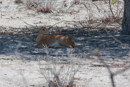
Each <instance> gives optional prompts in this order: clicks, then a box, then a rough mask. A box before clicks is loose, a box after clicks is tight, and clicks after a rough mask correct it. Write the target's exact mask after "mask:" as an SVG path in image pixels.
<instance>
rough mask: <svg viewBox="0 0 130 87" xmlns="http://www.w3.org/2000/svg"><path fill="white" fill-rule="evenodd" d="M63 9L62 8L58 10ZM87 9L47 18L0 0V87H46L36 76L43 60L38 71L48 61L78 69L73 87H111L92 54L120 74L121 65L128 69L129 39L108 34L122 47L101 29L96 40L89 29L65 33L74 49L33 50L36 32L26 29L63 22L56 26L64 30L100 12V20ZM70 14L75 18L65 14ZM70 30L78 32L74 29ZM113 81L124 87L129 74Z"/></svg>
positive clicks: (73, 8)
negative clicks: (58, 62)
mask: <svg viewBox="0 0 130 87" xmlns="http://www.w3.org/2000/svg"><path fill="white" fill-rule="evenodd" d="M71 1H72V0H71ZM59 3H60V2H59ZM87 3H89V2H87ZM97 3H98V4H100V5H101V7H103V6H106V4H103V3H104V2H100V3H99V2H97ZM89 4H90V3H89ZM89 6H91V7H92V6H93V5H88V7H89ZM67 7H69V5H68V6H67ZM94 8H95V7H94ZM103 8H104V9H106V8H105V7H103ZM119 8H121V7H119ZM57 9H58V7H57ZM66 9H67V8H63V11H65V10H66ZM86 9H87V10H86ZM91 9H92V8H85V7H84V6H83V5H81V6H80V5H74V6H73V7H72V8H70V9H69V11H67V12H66V13H57V12H53V13H47V14H46V13H38V12H37V11H36V10H28V9H27V8H26V7H25V5H24V4H15V3H14V2H13V1H12V0H2V3H0V14H1V15H0V87H46V86H47V82H46V80H45V78H44V76H43V75H42V74H41V70H40V68H39V66H41V65H39V61H38V59H40V60H42V61H43V66H44V63H47V62H46V61H47V60H48V61H49V60H54V61H55V60H57V59H60V60H61V61H62V62H63V63H66V62H67V64H68V63H69V62H74V63H75V64H80V66H81V67H80V69H79V71H78V72H77V74H76V76H75V83H74V84H76V87H95V86H97V87H111V80H110V77H109V73H108V71H107V69H106V68H105V67H104V66H103V65H102V63H100V62H99V60H98V59H97V58H95V57H94V56H93V50H94V49H96V48H97V49H99V53H100V55H101V57H102V58H103V59H104V61H105V62H107V64H108V65H109V66H110V69H111V70H112V72H115V71H118V70H121V69H123V68H124V67H125V66H130V44H129V42H130V36H128V35H120V33H118V32H115V33H113V32H112V33H113V34H112V35H113V36H114V37H115V38H117V39H118V40H119V41H121V42H122V43H123V44H124V45H126V47H123V46H122V44H120V43H119V42H117V41H115V40H114V39H113V38H112V36H109V35H107V34H106V33H104V34H103V35H100V34H99V33H102V30H99V33H98V32H97V33H96V35H95V34H94V33H93V32H89V31H88V30H81V31H80V32H81V33H80V34H69V36H70V37H72V39H74V41H75V44H76V46H75V48H74V49H67V48H60V49H54V48H36V47H35V39H36V36H37V32H35V28H30V27H32V26H30V25H33V26H36V25H37V26H52V25H54V24H55V23H57V22H60V21H63V20H64V22H61V23H59V24H57V27H55V28H57V29H55V30H56V32H58V30H63V29H64V28H65V29H69V27H70V28H71V29H72V28H74V25H78V23H77V22H78V21H86V20H89V18H90V19H91V17H92V18H93V17H94V18H97V19H99V18H103V17H104V15H102V12H103V10H102V12H101V15H100V14H98V13H97V12H98V10H93V11H95V15H91V14H92V12H93V11H92V12H90V11H88V10H91ZM95 9H97V8H95ZM71 11H74V13H73V14H70V12H71ZM108 12H109V11H108ZM96 13H97V14H98V15H97V14H96ZM90 15H91V17H90ZM106 15H108V14H106ZM120 16H121V15H120ZM65 21H66V22H65ZM67 21H70V22H67ZM73 21H77V22H73ZM25 22H26V23H28V24H30V25H28V24H26V23H25ZM60 27H62V28H60ZM72 30H74V31H78V29H77V28H75V29H72ZM113 31H118V30H113ZM44 60H46V61H44ZM59 66H62V64H61V65H60V64H59ZM114 79H115V84H116V87H129V86H130V70H127V71H126V72H124V73H122V74H119V75H117V76H115V78H114ZM44 85H46V86H44Z"/></svg>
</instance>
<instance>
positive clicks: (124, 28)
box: [122, 0, 130, 35]
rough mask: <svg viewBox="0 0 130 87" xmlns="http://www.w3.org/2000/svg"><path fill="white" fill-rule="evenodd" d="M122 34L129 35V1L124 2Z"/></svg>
mask: <svg viewBox="0 0 130 87" xmlns="http://www.w3.org/2000/svg"><path fill="white" fill-rule="evenodd" d="M122 33H123V34H127V35H130V0H124V15H123V21H122Z"/></svg>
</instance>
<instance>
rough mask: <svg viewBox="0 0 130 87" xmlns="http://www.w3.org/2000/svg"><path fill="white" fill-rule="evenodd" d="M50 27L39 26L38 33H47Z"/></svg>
mask: <svg viewBox="0 0 130 87" xmlns="http://www.w3.org/2000/svg"><path fill="white" fill-rule="evenodd" d="M48 32H49V31H48V29H47V28H46V27H39V28H38V34H46V33H48Z"/></svg>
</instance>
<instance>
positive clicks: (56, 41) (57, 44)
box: [36, 27, 75, 48]
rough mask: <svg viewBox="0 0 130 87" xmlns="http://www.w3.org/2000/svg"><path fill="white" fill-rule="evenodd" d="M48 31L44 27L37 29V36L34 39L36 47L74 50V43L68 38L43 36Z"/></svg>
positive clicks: (63, 36)
mask: <svg viewBox="0 0 130 87" xmlns="http://www.w3.org/2000/svg"><path fill="white" fill-rule="evenodd" d="M47 33H48V30H47V28H45V27H40V28H39V29H38V36H37V38H36V46H37V47H54V48H64V47H67V48H74V47H75V43H74V41H73V40H72V39H71V38H70V37H69V36H65V35H43V34H47Z"/></svg>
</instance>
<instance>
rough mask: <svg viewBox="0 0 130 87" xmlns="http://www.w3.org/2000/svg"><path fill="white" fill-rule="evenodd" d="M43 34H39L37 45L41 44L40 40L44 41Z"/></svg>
mask: <svg viewBox="0 0 130 87" xmlns="http://www.w3.org/2000/svg"><path fill="white" fill-rule="evenodd" d="M42 36H43V34H38V36H37V38H36V44H39V42H40V40H41V39H42Z"/></svg>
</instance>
